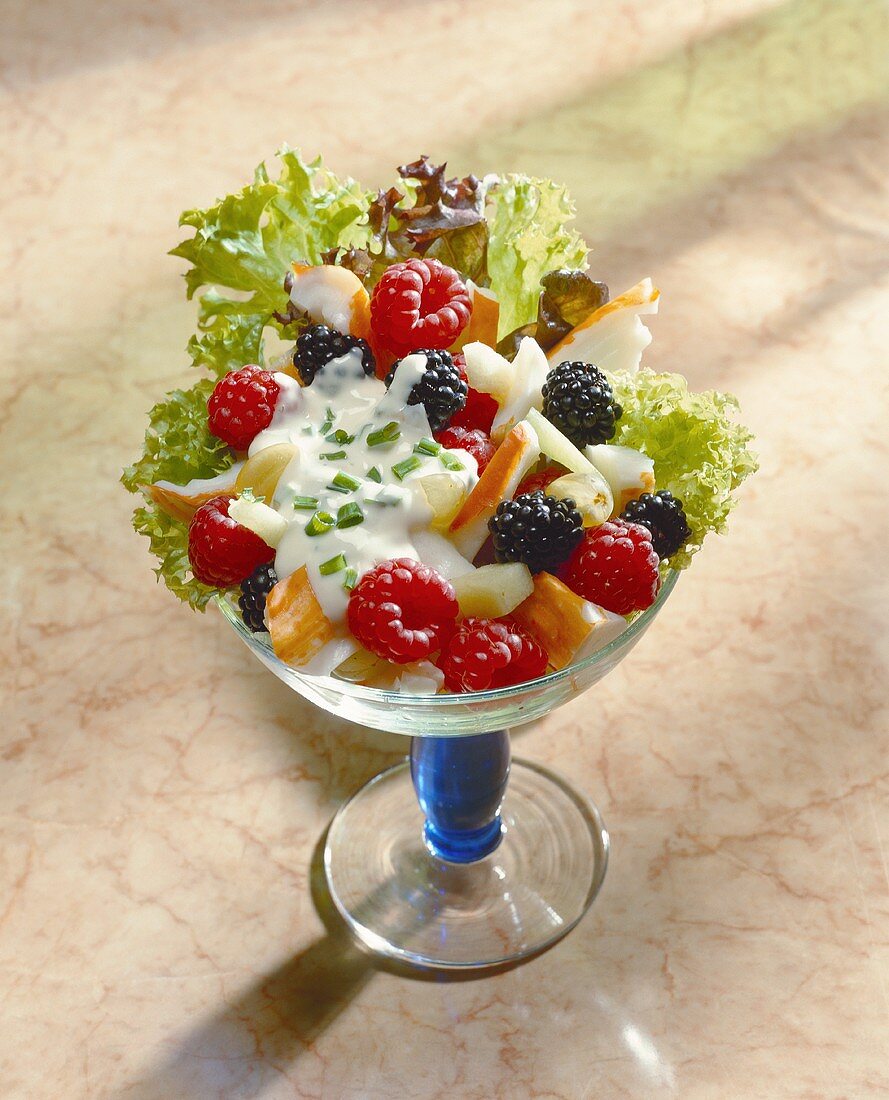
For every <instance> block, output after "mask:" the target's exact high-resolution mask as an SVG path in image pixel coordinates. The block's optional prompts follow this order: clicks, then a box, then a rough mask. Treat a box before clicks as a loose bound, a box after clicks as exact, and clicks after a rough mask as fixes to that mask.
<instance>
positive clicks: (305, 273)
mask: <svg viewBox="0 0 889 1100" xmlns="http://www.w3.org/2000/svg"><path fill="white" fill-rule="evenodd" d="M291 267H292V269H293V277H292V281H291V285H290V300H291V302H293V304H294V305H295V306H296V308H297V309H300V310H302V311H303V312H304V313H308V315H309V316H310V317H311V318H312V320H313V321H319V322H321V323H322V324H325V325H330V327H331V328H335V329H337V330H338V331H339V332H350V333H351V334H352V335H353V336H361V337H362V338H367V336H368V335H369V334H370V299H369V297H368V293H367V291H366V290H365V288H364V284H363V283H362V282H361V280H360V279H359V278H358V276H357V275H356V274H355V273H354V271H349V269H348V268H346V267H337V265H336V264H319V265H317V266H312V265H307V264H299V263H294V264H291Z"/></svg>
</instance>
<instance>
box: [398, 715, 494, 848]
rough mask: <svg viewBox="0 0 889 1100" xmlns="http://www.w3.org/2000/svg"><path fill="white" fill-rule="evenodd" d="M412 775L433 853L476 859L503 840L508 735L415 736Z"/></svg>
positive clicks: (428, 844)
mask: <svg viewBox="0 0 889 1100" xmlns="http://www.w3.org/2000/svg"><path fill="white" fill-rule="evenodd" d="M411 778H412V779H413V781H414V790H415V791H416V792H417V800H418V801H419V803H420V809H421V810H422V811H423V813H424V814H425V815H426V825H425V827H424V835H425V837H426V846H427V848H429V850H430V851H431V852H432V854H433V855H435V856H438V857H439V859H445V860H448V861H449V862H450V863H475V862H476V861H477V860H479V859H484V857H485V856H487V855H490V853H491V852H493V851H494V849H495V848H496V847H497V845H498V844H499V843H500V840H501V837H502V835H503V825H502V822H501V820H500V806H501V804H502V802H503V795H504V793H505V792H506V783H507V780H508V778H509V733H508V732H507V731H506V730H497V731H496V732H494V733H480V734H476V735H475V736H472V737H414V738H413V740H412V741H411Z"/></svg>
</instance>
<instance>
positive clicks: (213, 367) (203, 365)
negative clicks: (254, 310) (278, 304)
mask: <svg viewBox="0 0 889 1100" xmlns="http://www.w3.org/2000/svg"><path fill="white" fill-rule="evenodd" d="M238 304H239V303H232V302H230V301H229V300H228V299H227V298H224V297H222V295H220V294H219V293H218V292H217V291H216V290H208V291H206V293H205V294H203V295H202V297H201V316H200V319H199V321H198V328H199V333H200V335H198V334H195V335H194V336H192V337H190V338H189V341H188V354H189V355H190V356H191V361H192V363H193V365H194V366H196V367H198V368H200V369H202V370H206V371H208V372H209V373H211V374H213V375H215V376H216V377H217V378H222V377H223V375H226V374H228V372H229V371H232V370H238V368H240V367H243V366H244V365H245V363H263V362H264V358H265V357H264V355H263V345H262V332H263V328H264V327H265V322H264V320H263V318H262V317H261V316H259V315H256V314H243V313H241V312H240V311H239V310H238V309H237V308H234V309H233V308H232V306H233V305H234V306H237V305H238Z"/></svg>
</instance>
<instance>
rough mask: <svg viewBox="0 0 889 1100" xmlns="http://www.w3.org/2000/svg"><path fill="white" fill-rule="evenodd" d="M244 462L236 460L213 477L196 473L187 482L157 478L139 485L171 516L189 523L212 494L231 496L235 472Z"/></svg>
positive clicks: (238, 471) (239, 470) (236, 473)
mask: <svg viewBox="0 0 889 1100" xmlns="http://www.w3.org/2000/svg"><path fill="white" fill-rule="evenodd" d="M243 465H244V463H243V462H236V463H235V464H234V466H230V467H229V468H228V469H227V470H223V472H222V473H221V474H217V475H216V476H215V477H196V478H193V479H192V480H191V481H189V482H188V484H187V485H174V484H173V482H172V481H156V482H155V483H154V485H144V486H143V487H142V488H143V489H144V490H145V492H147V493H148V495H149V496H150V497H151V499H152V500H153V501H154V503H155V504H156V505H157V506H158V507H159V508H162V509H163V510H164V511H165V512H166V513H167V515H168V516H172V517H173V519H178V520H182V522H183V523H189V522H190V521H191V517H192V516H193V515H194V514H195V512H196V511H197V510H198V508H200V506H201V505H202V504H206V502H207V501H208V500H212V499H213V497H226V496H234V494H235V491H236V489H235V486H236V484H237V479H238V475H239V474H240V472H241V469H242V467H243Z"/></svg>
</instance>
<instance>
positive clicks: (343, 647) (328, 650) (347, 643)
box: [302, 634, 360, 676]
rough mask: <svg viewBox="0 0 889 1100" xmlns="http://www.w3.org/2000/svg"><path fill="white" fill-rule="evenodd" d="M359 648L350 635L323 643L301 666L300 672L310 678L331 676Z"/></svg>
mask: <svg viewBox="0 0 889 1100" xmlns="http://www.w3.org/2000/svg"><path fill="white" fill-rule="evenodd" d="M359 648H360V647H359V645H358V643H357V642H356V641H355V639H354V638H353V637H352V635H351V634H345V635H342V636H341V637H339V638H333V639H331V641H329V642H327V643H325V644H324V645H323V646H322V647H321V648H320V649H319V650H318V652H317V653H316V654H315V656H314V657H312V659H311V660H310V661H307V662H306V664H304V665H302V671H303V672H307V673H308V674H309V675H310V676H332V675H333V672H334V669H337V668H339V667H340V666H341V665H342V664H343V663H344V662H345V661H347V660H348V659H349V658H350V657H351V656H352V655H353V654H354V653H355V651H356V650H357V649H359Z"/></svg>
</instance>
